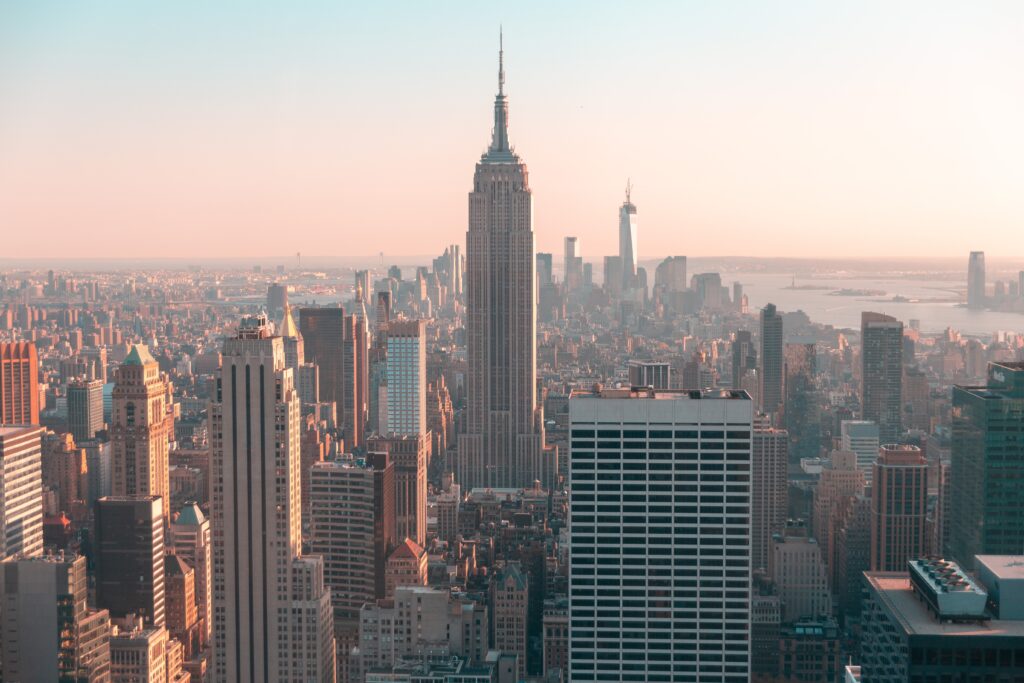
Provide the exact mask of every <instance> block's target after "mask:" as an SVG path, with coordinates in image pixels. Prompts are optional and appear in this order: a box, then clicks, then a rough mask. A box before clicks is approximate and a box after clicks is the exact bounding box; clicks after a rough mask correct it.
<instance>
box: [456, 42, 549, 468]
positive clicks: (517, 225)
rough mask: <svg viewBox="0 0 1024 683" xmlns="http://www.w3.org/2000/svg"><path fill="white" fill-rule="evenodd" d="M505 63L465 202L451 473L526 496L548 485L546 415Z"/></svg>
mask: <svg viewBox="0 0 1024 683" xmlns="http://www.w3.org/2000/svg"><path fill="white" fill-rule="evenodd" d="M503 57H504V53H503V52H501V53H500V54H499V66H498V95H497V97H496V98H495V101H494V128H493V131H492V138H491V144H490V147H489V148H488V149H487V151H486V152H485V153H484V154H483V156H482V157H481V158H480V161H479V163H477V166H476V173H475V175H474V177H473V191H472V192H470V194H469V229H468V230H467V232H466V287H465V290H466V361H467V366H468V368H467V374H466V393H467V402H466V405H467V411H466V413H467V414H466V432H465V434H460V435H459V442H458V462H457V472H456V479H457V480H458V481H459V483H460V484H462V485H463V486H465V487H466V488H474V487H477V486H490V487H509V486H511V487H528V486H531V485H532V484H533V482H534V481H535V480H538V479H539V480H541V481H545V479H546V477H545V473H546V467H545V463H544V462H543V457H544V447H543V446H544V424H543V408H541V407H538V406H537V308H536V301H537V293H536V288H537V279H536V272H535V269H536V262H535V260H534V245H533V225H532V214H533V210H532V206H533V198H532V195H531V192H530V186H529V183H528V176H527V170H526V164H524V163H523V162H522V160H521V159H520V158H519V156H518V155H517V154H516V153H515V152H514V151H513V150H512V147H511V145H510V143H509V139H508V99H507V98H506V96H505V69H504V61H503ZM498 283H500V286H498Z"/></svg>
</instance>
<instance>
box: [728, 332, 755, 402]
mask: <svg viewBox="0 0 1024 683" xmlns="http://www.w3.org/2000/svg"><path fill="white" fill-rule="evenodd" d="M756 370H757V350H756V349H755V348H754V342H753V338H752V337H751V334H750V331H749V330H738V331H737V332H736V336H735V338H734V339H733V340H732V384H731V385H730V386H731V387H732V388H733V389H742V388H743V378H744V377H746V376H747V373H749V372H751V371H756Z"/></svg>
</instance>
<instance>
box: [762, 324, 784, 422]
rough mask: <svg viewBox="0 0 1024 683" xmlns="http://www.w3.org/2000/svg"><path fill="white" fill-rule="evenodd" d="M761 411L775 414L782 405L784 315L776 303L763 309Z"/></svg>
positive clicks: (766, 413)
mask: <svg viewBox="0 0 1024 683" xmlns="http://www.w3.org/2000/svg"><path fill="white" fill-rule="evenodd" d="M760 356H761V357H760V361H761V373H760V375H761V391H760V395H761V396H760V397H761V412H762V413H764V414H765V415H774V414H775V413H777V412H779V409H780V408H781V407H782V376H783V369H784V368H783V357H782V316H781V315H779V312H778V311H777V310H776V308H775V304H768V305H767V306H765V307H764V308H763V309H761V353H760Z"/></svg>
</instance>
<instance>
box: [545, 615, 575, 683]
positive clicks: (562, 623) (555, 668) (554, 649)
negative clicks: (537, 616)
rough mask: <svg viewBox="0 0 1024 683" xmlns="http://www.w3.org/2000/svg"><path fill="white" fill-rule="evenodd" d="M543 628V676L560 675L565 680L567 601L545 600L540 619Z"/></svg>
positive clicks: (567, 630) (567, 661)
mask: <svg viewBox="0 0 1024 683" xmlns="http://www.w3.org/2000/svg"><path fill="white" fill-rule="evenodd" d="M541 623H542V627H543V629H544V662H543V669H541V673H542V675H544V676H549V677H551V676H560V677H561V678H560V680H565V677H566V676H567V675H568V674H567V672H568V671H569V601H568V600H566V599H562V600H557V601H551V602H545V603H544V616H543V617H542V620H541Z"/></svg>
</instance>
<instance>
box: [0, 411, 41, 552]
mask: <svg viewBox="0 0 1024 683" xmlns="http://www.w3.org/2000/svg"><path fill="white" fill-rule="evenodd" d="M41 433H42V430H41V429H40V428H39V427H0V559H2V558H4V557H10V556H11V555H14V554H16V553H21V555H22V556H24V557H33V556H35V555H39V554H40V553H42V552H43V471H42V454H41V440H40V435H41Z"/></svg>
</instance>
